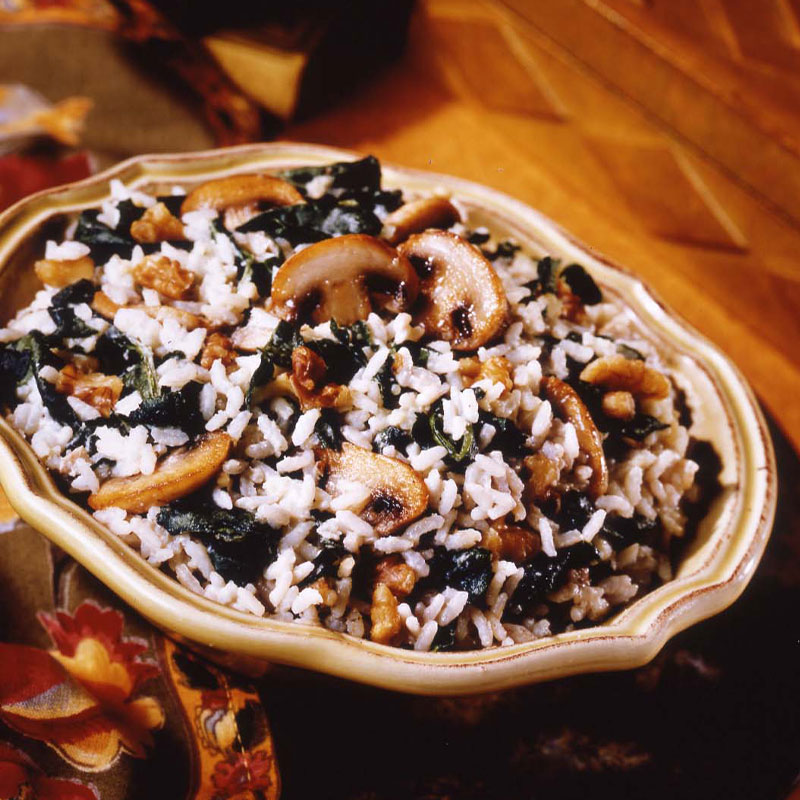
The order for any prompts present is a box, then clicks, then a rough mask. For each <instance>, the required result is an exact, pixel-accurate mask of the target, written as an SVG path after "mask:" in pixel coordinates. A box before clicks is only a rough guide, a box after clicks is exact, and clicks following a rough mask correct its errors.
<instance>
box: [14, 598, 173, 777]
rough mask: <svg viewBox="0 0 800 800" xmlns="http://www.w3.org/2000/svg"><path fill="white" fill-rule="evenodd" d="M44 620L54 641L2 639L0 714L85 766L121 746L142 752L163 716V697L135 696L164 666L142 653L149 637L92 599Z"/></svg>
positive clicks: (99, 765)
mask: <svg viewBox="0 0 800 800" xmlns="http://www.w3.org/2000/svg"><path fill="white" fill-rule="evenodd" d="M39 620H40V621H41V623H42V625H43V626H44V627H45V629H46V630H47V631H48V633H49V634H50V636H51V637H52V639H53V642H54V644H55V645H56V649H54V650H51V651H50V652H49V653H46V652H44V651H42V650H37V649H36V648H33V647H24V646H21V645H10V644H0V718H2V719H3V720H5V722H7V723H8V724H9V725H10V726H11V727H12V728H15V729H16V730H18V731H20V732H21V733H24V734H26V735H27V736H31V737H33V738H35V739H39V740H40V741H44V742H47V744H49V745H50V746H51V747H53V748H54V749H55V750H57V751H58V752H59V753H60V754H61V755H62V756H63V757H64V758H65V759H67V760H68V761H70V762H71V763H73V764H74V765H75V766H76V767H78V768H79V769H84V770H100V769H106V768H108V767H109V766H111V764H113V763H114V761H115V760H116V758H117V756H118V755H119V753H120V752H123V751H124V752H127V753H129V754H131V755H133V756H135V757H137V758H144V756H145V755H146V750H147V748H148V747H150V746H152V744H153V739H152V734H151V733H150V731H151V730H153V729H154V728H158V727H160V726H161V725H163V723H164V712H163V709H162V708H161V705H160V703H159V702H158V700H156V699H155V698H153V697H133V695H134V693H135V692H137V690H138V689H139V687H140V685H141V684H142V682H143V681H145V680H147V679H148V678H151V677H154V676H156V675H157V674H158V667H157V666H156V665H155V664H152V663H149V662H146V661H142V660H141V658H140V656H141V654H142V653H143V652H144V651H145V650H146V649H147V645H146V644H145V643H144V642H143V641H141V640H138V639H133V638H130V637H124V636H123V625H124V618H123V616H122V614H120V613H119V612H118V611H115V610H113V609H100V608H99V607H98V606H96V605H95V604H94V603H90V602H84V603H82V604H81V605H80V606H79V607H78V608H77V609H76V610H75V613H74V614H72V615H71V614H68V613H66V612H62V611H59V612H57V613H56V614H55V615H50V614H40V615H39Z"/></svg>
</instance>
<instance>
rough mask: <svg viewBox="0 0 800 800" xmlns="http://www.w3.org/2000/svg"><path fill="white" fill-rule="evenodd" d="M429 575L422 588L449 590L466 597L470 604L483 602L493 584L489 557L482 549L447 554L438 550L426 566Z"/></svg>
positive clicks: (474, 548) (488, 553) (444, 549)
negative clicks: (490, 585) (454, 590)
mask: <svg viewBox="0 0 800 800" xmlns="http://www.w3.org/2000/svg"><path fill="white" fill-rule="evenodd" d="M428 565H429V566H430V574H429V575H428V578H427V579H425V583H424V585H425V586H428V585H432V586H433V587H435V588H439V589H444V588H445V587H446V586H450V587H452V588H453V589H457V590H458V591H460V592H467V593H468V594H469V601H470V603H477V602H479V601H480V600H482V599H483V596H484V595H485V594H486V590H487V589H488V588H489V583H490V582H491V580H492V554H491V552H490V551H489V550H485V549H484V548H482V547H473V548H471V549H469V550H447V549H446V548H444V547H437V548H436V549H435V550H434V553H433V558H431V560H430V561H429V562H428Z"/></svg>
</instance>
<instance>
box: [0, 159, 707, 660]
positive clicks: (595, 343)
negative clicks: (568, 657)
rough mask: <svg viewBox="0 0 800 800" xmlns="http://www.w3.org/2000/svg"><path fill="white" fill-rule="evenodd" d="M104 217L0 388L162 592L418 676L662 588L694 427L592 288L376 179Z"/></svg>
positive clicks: (645, 348) (229, 190) (85, 227)
mask: <svg viewBox="0 0 800 800" xmlns="http://www.w3.org/2000/svg"><path fill="white" fill-rule="evenodd" d="M111 195H112V196H111V199H110V200H108V201H106V202H104V203H103V204H102V207H101V208H99V209H87V210H85V211H83V212H82V213H81V214H80V215H79V217H78V218H77V220H76V221H75V222H74V224H73V225H72V226H71V229H69V230H68V231H67V235H66V238H65V240H64V241H63V242H61V243H56V242H48V243H47V247H46V249H45V252H44V253H43V254H42V255H43V258H41V259H40V260H38V261H37V262H36V263H35V264H34V269H35V270H36V274H37V275H38V276H39V278H40V279H41V281H42V283H43V284H44V288H42V289H41V290H40V291H39V292H38V293H37V295H36V297H35V298H34V300H33V302H32V303H30V305H28V306H27V307H26V308H24V309H22V310H20V311H19V312H18V313H17V314H16V316H15V317H14V318H13V319H12V320H10V321H9V322H8V323H7V326H6V327H5V328H4V329H2V330H0V339H1V340H2V342H3V343H4V345H3V348H2V350H0V371H2V375H1V376H0V377H1V378H2V384H0V385H2V387H3V397H2V401H3V404H4V405H5V407H6V408H7V415H8V420H9V421H10V423H11V424H12V425H13V426H14V427H15V428H16V429H17V430H19V431H20V432H21V433H22V434H23V435H24V436H25V437H26V438H27V439H28V440H29V441H30V444H31V447H32V448H33V450H34V452H35V453H36V454H37V456H38V457H39V458H40V459H41V460H42V461H43V462H44V463H45V464H46V466H47V467H48V468H49V469H50V470H51V472H52V474H53V475H54V477H55V479H56V480H57V482H58V483H59V485H60V486H62V487H63V490H64V492H65V493H66V494H68V495H69V496H70V497H71V498H73V499H74V500H75V501H76V502H78V503H81V504H82V505H84V507H86V508H87V509H89V510H90V511H91V513H93V515H94V517H95V518H96V519H97V520H98V521H99V522H101V523H102V524H104V525H105V526H106V527H107V528H108V529H109V530H110V531H112V532H113V533H114V534H115V535H117V536H119V537H120V538H121V539H123V540H124V541H126V542H128V543H129V544H130V545H131V546H133V547H135V548H136V549H138V550H139V552H140V553H141V555H142V556H143V557H144V558H145V559H146V560H147V561H149V562H150V563H151V564H153V565H156V566H158V567H160V568H162V569H164V570H167V571H169V572H171V573H172V574H174V575H175V577H176V579H177V580H178V581H180V582H181V583H182V584H183V585H184V586H185V587H187V588H188V589H190V590H191V591H193V592H196V593H198V594H201V595H204V596H205V597H208V598H210V599H212V600H215V601H217V602H219V603H223V604H226V605H229V606H232V607H234V608H236V609H239V610H241V611H245V612H249V613H252V614H255V615H259V616H271V617H275V618H280V619H287V620H295V621H297V622H299V623H305V624H314V625H322V626H324V627H326V628H328V629H331V630H334V631H339V632H343V633H347V634H350V635H352V636H356V637H364V638H369V639H371V640H373V641H375V642H378V643H382V644H389V645H395V646H399V647H411V648H415V649H417V650H451V649H471V648H485V647H491V646H498V645H509V644H513V643H517V642H525V641H531V640H533V639H537V638H541V637H544V636H549V635H551V634H553V633H557V632H560V631H564V630H569V629H572V628H574V627H579V626H584V625H591V624H596V623H598V622H601V621H602V620H603V619H605V618H606V617H608V616H609V615H610V614H612V613H614V612H615V611H617V610H619V609H621V608H623V607H624V606H625V605H627V604H628V603H630V602H631V601H632V600H633V599H635V598H636V597H638V596H640V595H642V594H644V593H645V592H647V591H649V590H650V589H652V588H653V587H655V586H657V585H659V584H660V583H662V582H664V581H667V580H669V579H670V578H671V575H672V569H673V566H674V562H675V557H676V553H677V552H678V551H679V550H680V547H681V544H682V543H683V542H685V540H686V538H687V536H688V535H689V533H690V527H691V526H689V525H688V524H687V519H688V516H689V515H690V514H691V511H692V508H693V507H694V506H695V505H696V504H697V503H698V502H699V501H700V500H701V499H702V498H701V497H700V494H701V493H700V490H699V486H700V485H701V483H703V482H701V481H699V480H697V477H698V476H697V472H698V463H697V461H695V460H693V459H692V458H691V457H690V455H691V452H690V450H691V448H692V446H693V441H692V439H691V437H690V434H689V430H688V425H689V422H690V415H689V411H688V409H687V408H686V405H685V403H684V401H683V398H682V394H681V392H679V391H678V389H677V387H676V386H675V385H674V383H673V381H672V379H671V372H670V367H669V364H668V363H665V362H664V360H663V358H662V355H661V354H660V353H659V352H658V349H657V347H656V346H655V345H654V344H653V343H652V342H651V341H649V340H648V339H647V338H646V337H645V335H644V334H643V333H642V331H641V330H640V329H639V328H638V326H637V324H636V321H635V318H634V317H633V315H632V314H630V313H629V312H628V311H627V310H626V309H625V307H624V303H623V301H622V300H621V299H619V298H615V297H611V296H608V297H606V296H604V293H603V291H602V290H601V288H600V287H598V285H597V284H596V283H595V281H594V280H593V278H592V276H591V275H590V274H589V273H588V272H587V271H586V269H585V268H584V267H582V266H581V265H579V264H572V263H560V262H559V261H557V260H556V259H554V258H551V257H550V256H548V255H547V254H545V253H532V252H524V251H523V250H522V249H521V248H520V247H519V246H518V245H517V244H515V243H514V242H513V241H508V240H506V239H505V238H503V237H500V236H498V235H497V234H496V233H495V232H493V231H491V230H487V229H485V228H482V227H480V226H475V225H473V224H472V223H471V220H470V216H471V215H470V212H469V210H468V209H467V208H466V207H463V206H462V205H461V204H460V203H459V201H458V198H457V197H446V196H444V195H437V194H428V195H425V196H404V193H403V192H402V191H401V190H386V189H383V188H382V187H381V171H380V165H379V164H378V162H377V161H376V160H375V159H374V158H366V159H363V160H361V161H355V162H344V163H336V164H330V165H327V166H324V167H301V168H297V169H291V170H286V171H283V172H281V173H279V174H275V175H266V174H258V175H233V176H229V177H225V178H222V179H219V180H213V181H210V182H207V183H205V184H202V185H200V186H197V187H194V188H190V189H189V190H188V192H187V191H185V190H184V189H183V188H181V187H177V186H176V187H171V188H170V190H169V191H168V192H166V193H152V194H148V193H145V192H142V191H133V190H130V189H128V188H126V187H125V186H124V185H122V184H121V183H119V182H116V181H112V184H111Z"/></svg>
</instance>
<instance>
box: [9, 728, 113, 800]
mask: <svg viewBox="0 0 800 800" xmlns="http://www.w3.org/2000/svg"><path fill="white" fill-rule="evenodd" d="M0 797H2V798H7V797H8V798H11V797H20V798H24V797H31V798H36V800H98V795H97V792H96V791H95V789H94V787H92V786H87V785H86V784H85V783H81V782H79V781H74V780H68V779H66V778H49V777H48V776H47V775H45V774H44V773H43V772H42V771H41V769H39V767H38V766H37V765H36V764H34V762H33V761H32V760H31V759H30V758H29V757H28V756H27V755H26V754H25V753H23V752H22V751H20V750H17V749H16V748H14V747H11V745H9V744H5V743H3V742H0Z"/></svg>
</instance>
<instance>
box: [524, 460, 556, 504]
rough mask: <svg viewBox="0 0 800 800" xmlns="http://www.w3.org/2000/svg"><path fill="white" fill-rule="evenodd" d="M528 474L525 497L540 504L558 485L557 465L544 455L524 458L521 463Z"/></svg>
mask: <svg viewBox="0 0 800 800" xmlns="http://www.w3.org/2000/svg"><path fill="white" fill-rule="evenodd" d="M522 463H523V464H524V466H525V468H526V469H527V470H528V472H529V473H530V476H529V477H528V480H527V481H526V485H525V497H526V498H527V499H528V500H531V501H532V502H534V503H541V502H544V501H545V500H549V499H550V498H551V497H552V496H553V493H554V492H553V487H554V486H555V485H556V483H558V475H559V470H558V465H557V464H556V463H555V461H552V460H551V459H549V458H548V457H547V456H546V455H545V454H544V453H534V454H533V455H532V456H526V457H525V459H524V460H523V462H522Z"/></svg>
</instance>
